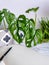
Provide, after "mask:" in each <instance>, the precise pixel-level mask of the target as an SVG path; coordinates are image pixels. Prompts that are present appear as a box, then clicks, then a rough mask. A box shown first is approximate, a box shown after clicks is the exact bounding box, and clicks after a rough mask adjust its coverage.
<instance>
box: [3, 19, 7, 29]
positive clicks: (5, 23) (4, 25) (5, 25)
mask: <svg viewBox="0 0 49 65" xmlns="http://www.w3.org/2000/svg"><path fill="white" fill-rule="evenodd" d="M3 23H4V30H6V23H5V20H4V19H3Z"/></svg>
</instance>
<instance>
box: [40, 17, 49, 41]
mask: <svg viewBox="0 0 49 65" xmlns="http://www.w3.org/2000/svg"><path fill="white" fill-rule="evenodd" d="M40 24H41V29H42V32H43V41H49V19H45V18H42V19H41V21H40Z"/></svg>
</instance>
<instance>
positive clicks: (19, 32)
mask: <svg viewBox="0 0 49 65" xmlns="http://www.w3.org/2000/svg"><path fill="white" fill-rule="evenodd" d="M25 27H26V17H25V16H24V15H20V16H19V17H18V18H17V20H16V21H15V22H14V23H13V24H11V25H10V26H9V29H10V32H11V34H12V35H13V38H14V39H15V40H16V41H17V42H18V43H19V44H20V43H21V42H22V41H23V39H24V36H25Z"/></svg>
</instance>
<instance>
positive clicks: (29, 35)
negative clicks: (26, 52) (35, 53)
mask: <svg viewBox="0 0 49 65" xmlns="http://www.w3.org/2000/svg"><path fill="white" fill-rule="evenodd" d="M34 35H35V22H34V20H33V19H30V20H28V22H26V34H25V43H26V46H27V47H31V45H32V41H33V39H34Z"/></svg>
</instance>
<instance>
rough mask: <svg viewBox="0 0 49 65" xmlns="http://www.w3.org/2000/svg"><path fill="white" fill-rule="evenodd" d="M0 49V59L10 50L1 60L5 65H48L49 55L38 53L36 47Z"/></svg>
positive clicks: (3, 47)
mask: <svg viewBox="0 0 49 65" xmlns="http://www.w3.org/2000/svg"><path fill="white" fill-rule="evenodd" d="M13 44H15V45H8V46H2V47H0V57H1V56H2V55H3V54H4V53H5V52H6V51H7V50H8V49H9V48H10V47H12V49H11V50H10V51H9V52H8V53H7V55H6V56H5V57H4V58H3V61H4V63H5V65H49V55H43V54H41V53H39V52H38V50H36V49H37V47H40V46H41V47H42V46H43V45H39V46H36V49H35V47H33V48H27V47H25V46H21V45H18V44H16V42H14V43H13Z"/></svg>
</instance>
